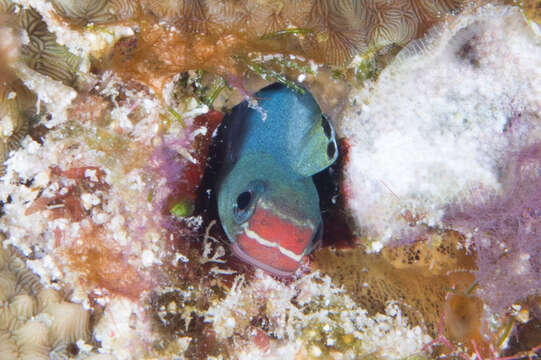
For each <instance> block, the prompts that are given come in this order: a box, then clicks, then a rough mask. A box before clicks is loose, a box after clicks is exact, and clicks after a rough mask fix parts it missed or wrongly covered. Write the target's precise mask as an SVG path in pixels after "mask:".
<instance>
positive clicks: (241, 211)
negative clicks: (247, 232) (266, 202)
mask: <svg viewBox="0 0 541 360" xmlns="http://www.w3.org/2000/svg"><path fill="white" fill-rule="evenodd" d="M263 189H264V184H263V182H262V181H260V180H254V181H252V182H250V183H249V184H248V186H246V187H245V188H244V189H243V190H242V191H241V193H240V194H239V195H237V198H236V199H235V202H234V203H233V220H235V222H236V223H237V224H242V223H243V222H245V221H247V220H248V219H249V218H250V216H252V214H253V212H254V210H255V208H256V206H255V204H256V203H257V201H256V200H257V198H258V197H259V196H260V195H261V193H262V191H263Z"/></svg>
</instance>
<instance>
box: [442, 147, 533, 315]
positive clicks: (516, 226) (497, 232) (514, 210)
mask: <svg viewBox="0 0 541 360" xmlns="http://www.w3.org/2000/svg"><path fill="white" fill-rule="evenodd" d="M505 180H506V181H505V182H504V187H503V191H502V193H501V194H500V195H498V196H493V197H490V198H488V199H487V200H485V201H482V202H481V203H479V202H478V203H477V204H476V205H468V206H464V207H462V208H458V207H457V208H454V209H451V210H449V211H448V212H447V214H446V216H445V219H444V221H445V222H446V223H447V224H451V225H452V226H458V227H460V228H463V229H464V230H466V231H470V232H471V233H472V239H473V244H474V248H475V250H476V252H477V257H478V260H477V265H478V270H477V272H476V278H477V280H478V281H479V285H480V292H481V295H482V297H483V300H484V301H485V302H486V303H488V304H489V305H490V306H491V308H492V309H493V310H495V311H502V310H504V309H505V308H506V307H508V306H510V305H512V304H515V303H517V302H519V301H523V300H525V299H526V298H527V297H528V296H533V295H539V294H540V289H541V143H537V144H534V145H530V146H528V147H526V148H524V149H523V150H521V151H520V152H518V153H516V154H514V155H513V156H512V157H511V159H510V161H509V162H508V171H507V178H506V179H505Z"/></svg>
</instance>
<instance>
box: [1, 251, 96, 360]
mask: <svg viewBox="0 0 541 360" xmlns="http://www.w3.org/2000/svg"><path fill="white" fill-rule="evenodd" d="M89 319H90V316H89V313H88V311H87V310H85V309H84V308H83V306H82V305H80V304H74V303H71V302H67V301H66V300H65V298H64V296H63V294H62V292H61V291H57V290H54V289H52V288H47V287H44V286H42V285H41V283H40V280H39V277H38V276H36V275H34V274H33V273H32V272H31V271H30V270H29V269H27V268H26V265H25V263H24V260H23V259H21V257H20V256H19V255H17V253H16V251H15V250H12V249H9V248H7V249H4V248H3V246H2V242H0V358H2V359H3V360H22V359H36V360H38V359H50V358H67V357H68V356H70V352H69V348H70V346H74V347H75V348H77V345H75V343H76V342H77V341H82V343H84V341H88V340H89Z"/></svg>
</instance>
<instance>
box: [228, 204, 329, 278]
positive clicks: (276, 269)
mask: <svg viewBox="0 0 541 360" xmlns="http://www.w3.org/2000/svg"><path fill="white" fill-rule="evenodd" d="M258 205H259V206H257V208H256V210H255V211H254V213H253V215H252V217H251V218H250V220H249V221H247V222H245V223H243V224H242V225H241V231H240V232H239V234H238V236H237V239H236V241H235V242H234V243H233V246H232V250H233V252H234V253H235V254H236V255H237V256H238V257H239V258H241V259H242V260H244V261H246V262H248V263H251V264H253V265H254V266H257V267H259V268H261V269H263V270H265V271H268V272H269V273H271V274H274V275H279V276H289V275H292V274H293V273H294V272H295V271H296V270H297V269H298V268H299V267H300V265H301V264H302V263H303V262H304V261H305V260H306V256H307V255H308V254H309V252H310V251H311V250H313V248H314V245H315V243H317V242H318V241H319V240H320V239H321V232H322V225H321V219H320V218H317V219H309V218H303V217H300V216H292V215H290V214H286V213H284V212H281V211H279V210H278V209H276V208H275V207H273V206H272V204H271V205H269V204H268V203H265V202H260V203H259V204H258Z"/></svg>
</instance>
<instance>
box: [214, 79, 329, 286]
mask: <svg viewBox="0 0 541 360" xmlns="http://www.w3.org/2000/svg"><path fill="white" fill-rule="evenodd" d="M255 98H256V99H258V104H257V105H250V104H248V103H247V102H243V103H241V104H239V105H237V106H236V107H235V108H233V110H232V112H231V114H229V115H228V119H226V120H224V121H226V122H228V123H229V128H228V130H227V134H226V138H225V141H226V151H227V154H226V159H225V164H224V166H223V169H222V171H221V175H220V181H219V185H218V189H217V190H218V212H219V216H220V220H221V223H222V226H223V228H224V230H225V233H226V234H227V236H228V238H229V240H230V242H231V247H232V250H233V252H234V253H235V254H236V255H237V256H238V257H240V258H241V259H243V260H244V261H246V262H248V263H251V264H253V265H255V266H257V267H260V268H262V269H264V270H266V271H268V272H270V273H273V274H276V275H281V276H287V275H290V274H292V273H294V272H295V271H296V270H297V269H298V268H299V266H300V265H301V263H302V262H303V261H304V259H305V257H306V256H307V255H308V254H309V253H310V252H311V251H312V250H313V249H314V247H315V246H316V245H317V244H318V242H319V240H320V238H321V234H322V222H321V214H320V209H319V197H318V193H317V190H316V187H315V185H314V182H313V180H312V175H314V174H316V173H318V172H320V171H322V170H324V169H325V168H327V167H328V166H330V165H331V164H332V163H333V162H334V161H335V160H336V158H337V156H338V152H337V145H336V139H335V134H334V129H333V127H332V125H331V124H330V122H329V121H328V119H327V118H326V116H325V115H323V114H322V112H321V109H320V107H319V105H318V104H317V102H316V101H315V99H314V98H313V96H312V95H311V94H310V93H309V92H308V91H305V93H304V94H300V93H298V92H296V91H294V90H291V89H289V88H286V87H284V86H281V85H278V84H274V85H270V86H268V87H266V88H264V89H262V90H261V91H259V92H258V93H257V94H256V95H255Z"/></svg>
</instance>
